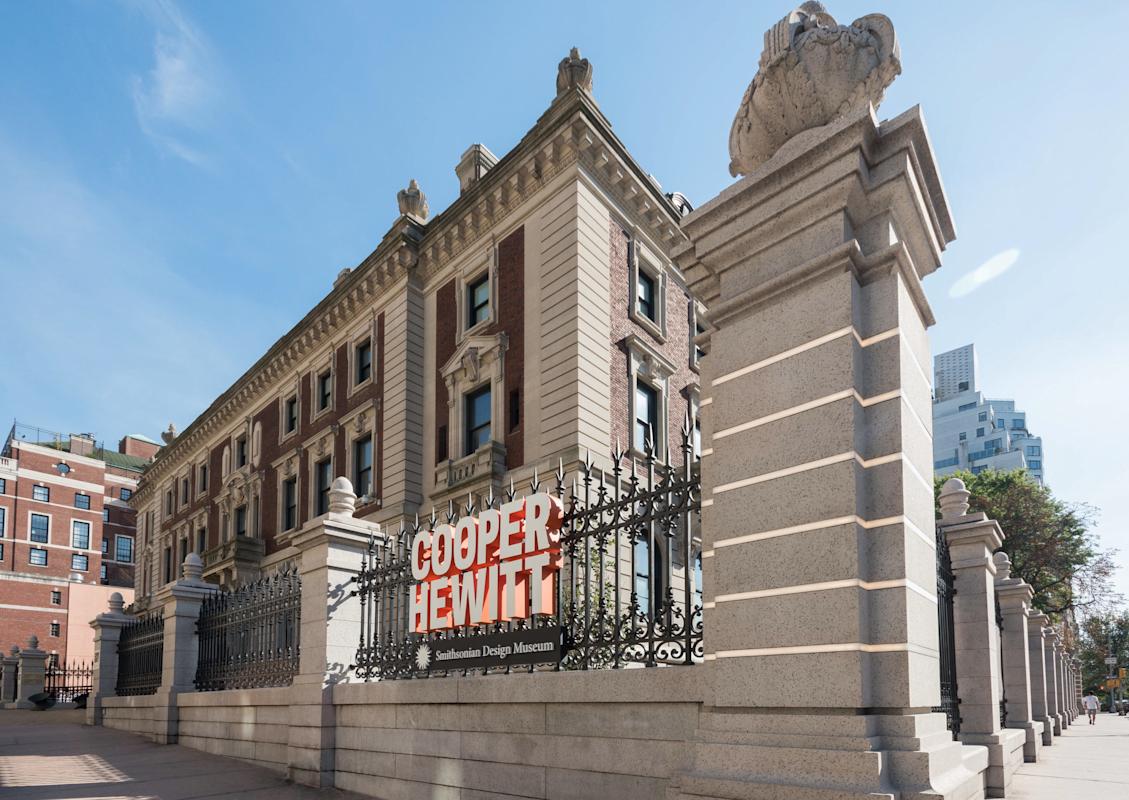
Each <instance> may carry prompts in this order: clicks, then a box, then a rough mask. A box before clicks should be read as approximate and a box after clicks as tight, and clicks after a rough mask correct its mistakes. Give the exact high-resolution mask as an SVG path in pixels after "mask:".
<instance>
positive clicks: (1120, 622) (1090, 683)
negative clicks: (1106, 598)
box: [1077, 610, 1129, 694]
mask: <svg viewBox="0 0 1129 800" xmlns="http://www.w3.org/2000/svg"><path fill="white" fill-rule="evenodd" d="M1078 627H1079V631H1078V634H1079V635H1078V650H1077V654H1078V658H1079V659H1081V661H1082V683H1083V689H1094V690H1095V691H1097V692H1098V693H1099V694H1103V692H1101V691H1100V690H1099V689H1098V687H1099V686H1101V683H1102V681H1103V680H1105V678H1106V676H1107V675H1109V671H1110V667H1109V666H1108V665H1107V664H1106V663H1105V660H1106V658H1107V657H1108V656H1110V655H1111V654H1112V655H1113V656H1114V657H1116V658H1117V659H1118V664H1117V666H1120V667H1125V666H1129V663H1127V662H1129V612H1127V611H1124V610H1122V611H1116V612H1106V613H1104V614H1094V615H1092V616H1089V617H1087V618H1086V619H1084V620H1082V623H1081V624H1080V625H1079V626H1078Z"/></svg>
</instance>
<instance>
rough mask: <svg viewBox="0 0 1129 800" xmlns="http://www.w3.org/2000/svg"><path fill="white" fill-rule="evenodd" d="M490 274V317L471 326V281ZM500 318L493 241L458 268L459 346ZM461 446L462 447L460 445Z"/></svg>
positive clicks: (457, 341)
mask: <svg viewBox="0 0 1129 800" xmlns="http://www.w3.org/2000/svg"><path fill="white" fill-rule="evenodd" d="M483 275H485V276H486V278H487V284H488V288H489V291H488V292H487V294H488V296H489V301H488V305H487V309H486V318H485V319H483V320H481V321H479V322H477V323H475V325H474V326H473V327H470V328H468V327H467V322H468V321H469V320H468V319H467V317H468V313H467V312H468V311H469V309H468V307H467V306H468V300H469V297H468V295H467V291H468V290H469V289H470V285H471V284H472V283H474V282H475V281H477V280H478V279H479V278H481V277H482V276H483ZM497 318H498V248H497V247H495V246H494V245H493V243H491V245H490V246H489V247H488V248H487V249H486V250H485V251H482V252H479V253H478V254H476V255H475V256H473V257H472V258H469V259H467V260H466V261H465V262H464V263H463V265H462V266H461V267H458V268H456V270H455V320H456V322H455V346H456V348H457V347H458V346H459V345H461V344H462V343H463V342H464V341H465V340H467V339H469V338H471V337H474V336H480V335H482V332H483V331H484V330H485V329H486V328H488V327H490V325H491V324H493V323H494V321H495V320H497ZM460 449H461V448H460Z"/></svg>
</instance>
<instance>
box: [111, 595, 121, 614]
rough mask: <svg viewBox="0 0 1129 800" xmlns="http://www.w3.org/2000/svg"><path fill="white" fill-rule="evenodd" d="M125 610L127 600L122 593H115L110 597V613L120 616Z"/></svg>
mask: <svg viewBox="0 0 1129 800" xmlns="http://www.w3.org/2000/svg"><path fill="white" fill-rule="evenodd" d="M124 610H125V598H124V597H122V593H121V592H114V593H112V594H111V595H110V611H112V612H114V613H115V614H120V613H122V611H124Z"/></svg>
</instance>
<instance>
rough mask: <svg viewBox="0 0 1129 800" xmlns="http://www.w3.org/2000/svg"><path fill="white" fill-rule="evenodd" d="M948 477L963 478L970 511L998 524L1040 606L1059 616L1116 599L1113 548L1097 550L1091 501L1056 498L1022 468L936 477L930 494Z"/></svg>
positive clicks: (1097, 608)
mask: <svg viewBox="0 0 1129 800" xmlns="http://www.w3.org/2000/svg"><path fill="white" fill-rule="evenodd" d="M950 478H960V479H961V480H963V481H964V483H965V486H966V487H967V489H968V491H969V492H970V493H971V497H970V498H969V511H970V512H976V511H983V512H984V513H985V514H987V516H988V518H989V519H994V520H996V521H997V522H998V523H999V524H1000V528H1001V529H1002V530H1003V532H1004V537H1005V538H1004V545H1003V548H1002V550H1003V551H1004V552H1005V553H1007V554H1008V558H1010V559H1011V573H1012V575H1013V576H1014V577H1017V578H1022V579H1023V580H1024V581H1026V582H1027V583H1029V584H1031V586H1032V588H1034V590H1035V598H1034V601H1033V602H1034V605H1035V607H1036V608H1038V609H1039V610H1040V611H1042V612H1043V613H1045V614H1047V615H1049V616H1051V617H1052V618H1055V619H1059V618H1061V617H1062V616H1063V615H1067V616H1070V615H1072V614H1073V613H1074V612H1083V611H1085V612H1088V613H1091V614H1092V613H1100V612H1104V611H1108V610H1110V609H1112V608H1113V607H1114V606H1115V605H1117V604H1118V603H1119V601H1120V600H1121V598H1120V597H1119V596H1118V595H1117V594H1116V592H1114V590H1113V584H1112V580H1111V578H1112V575H1113V571H1114V568H1115V567H1114V561H1113V556H1114V554H1115V552H1116V551H1113V550H1102V549H1101V548H1100V546H1099V543H1098V541H1097V537H1096V536H1095V535H1094V534H1093V533H1092V532H1091V531H1090V526H1091V525H1092V524H1093V520H1094V517H1095V514H1096V509H1094V508H1093V507H1092V506H1089V505H1086V504H1081V503H1067V502H1065V501H1062V500H1059V499H1058V498H1056V497H1055V496H1054V495H1053V494H1051V491H1050V489H1048V488H1047V487H1046V486H1044V485H1043V484H1041V483H1038V482H1037V481H1035V480H1033V479H1032V478H1031V476H1030V475H1028V474H1027V473H1026V472H1025V471H1023V470H1014V471H1012V472H999V471H997V470H985V471H983V472H980V473H978V474H976V475H973V474H972V473H971V472H958V473H955V474H953V475H946V476H944V477H938V478H936V479H935V481H934V489H935V496H937V497H939V496H940V491H941V487H942V486H943V485H944V483H945V481H947V480H949V479H950ZM937 516H938V517H940V505H939V504H938V510H937Z"/></svg>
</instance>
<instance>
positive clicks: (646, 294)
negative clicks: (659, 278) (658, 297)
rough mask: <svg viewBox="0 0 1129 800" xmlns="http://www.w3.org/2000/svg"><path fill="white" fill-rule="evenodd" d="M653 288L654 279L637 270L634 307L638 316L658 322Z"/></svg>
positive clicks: (654, 284) (654, 285) (654, 286)
mask: <svg viewBox="0 0 1129 800" xmlns="http://www.w3.org/2000/svg"><path fill="white" fill-rule="evenodd" d="M655 288H656V281H655V279H654V278H653V277H651V276H650V275H648V274H647V273H646V272H644V271H643V270H642V269H639V270H638V272H637V276H636V281H635V307H636V309H638V311H639V313H640V314H642V315H643V316H644V317H646V318H647V319H649V320H651V322H658V313H657V306H656V304H655Z"/></svg>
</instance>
